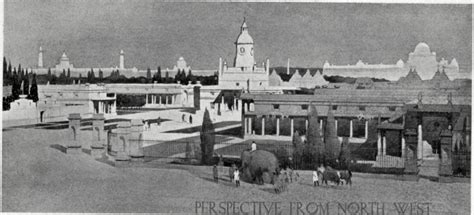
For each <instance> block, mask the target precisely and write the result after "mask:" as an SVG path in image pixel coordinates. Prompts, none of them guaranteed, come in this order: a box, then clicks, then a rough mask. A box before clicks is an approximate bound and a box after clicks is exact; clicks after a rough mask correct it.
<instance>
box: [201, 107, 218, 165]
mask: <svg viewBox="0 0 474 215" xmlns="http://www.w3.org/2000/svg"><path fill="white" fill-rule="evenodd" d="M215 138H216V137H215V133H214V125H213V124H212V121H211V117H210V115H209V111H208V110H207V108H206V110H205V111H204V116H203V120H202V127H201V151H202V157H201V163H202V164H207V165H210V164H212V155H213V153H214V144H215V141H216V139H215Z"/></svg>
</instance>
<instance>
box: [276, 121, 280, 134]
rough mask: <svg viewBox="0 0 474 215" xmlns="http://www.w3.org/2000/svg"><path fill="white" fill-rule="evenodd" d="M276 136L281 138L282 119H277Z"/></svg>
mask: <svg viewBox="0 0 474 215" xmlns="http://www.w3.org/2000/svg"><path fill="white" fill-rule="evenodd" d="M276 135H277V136H280V118H277V126H276Z"/></svg>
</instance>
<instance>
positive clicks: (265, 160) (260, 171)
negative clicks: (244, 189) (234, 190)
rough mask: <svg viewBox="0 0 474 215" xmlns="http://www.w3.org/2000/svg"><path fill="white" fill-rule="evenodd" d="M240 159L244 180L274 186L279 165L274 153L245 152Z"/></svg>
mask: <svg viewBox="0 0 474 215" xmlns="http://www.w3.org/2000/svg"><path fill="white" fill-rule="evenodd" d="M240 158H241V160H242V165H241V169H242V180H245V181H247V182H251V183H257V184H264V183H270V184H274V182H275V177H276V176H277V174H278V173H277V171H278V166H279V165H278V160H277V158H276V156H275V155H274V154H273V153H271V152H269V151H265V150H254V151H243V152H242V154H241V157H240Z"/></svg>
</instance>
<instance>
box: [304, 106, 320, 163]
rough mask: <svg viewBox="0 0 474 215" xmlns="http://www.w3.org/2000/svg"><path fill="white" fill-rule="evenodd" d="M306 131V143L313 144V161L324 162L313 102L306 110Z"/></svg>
mask: <svg viewBox="0 0 474 215" xmlns="http://www.w3.org/2000/svg"><path fill="white" fill-rule="evenodd" d="M306 133H307V135H306V137H307V138H306V139H307V141H308V145H310V146H313V147H314V149H315V150H316V154H315V155H314V158H315V160H314V161H315V162H316V163H317V164H318V165H319V164H324V150H325V148H324V143H323V140H322V139H321V134H320V131H319V122H318V112H317V110H316V107H315V106H314V105H313V104H310V110H309V112H308V130H307V131H306Z"/></svg>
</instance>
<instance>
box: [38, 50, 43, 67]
mask: <svg viewBox="0 0 474 215" xmlns="http://www.w3.org/2000/svg"><path fill="white" fill-rule="evenodd" d="M38 68H43V49H42V48H41V46H40V50H39V54H38Z"/></svg>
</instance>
